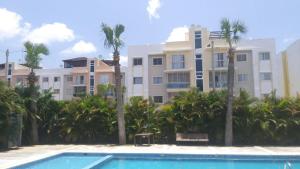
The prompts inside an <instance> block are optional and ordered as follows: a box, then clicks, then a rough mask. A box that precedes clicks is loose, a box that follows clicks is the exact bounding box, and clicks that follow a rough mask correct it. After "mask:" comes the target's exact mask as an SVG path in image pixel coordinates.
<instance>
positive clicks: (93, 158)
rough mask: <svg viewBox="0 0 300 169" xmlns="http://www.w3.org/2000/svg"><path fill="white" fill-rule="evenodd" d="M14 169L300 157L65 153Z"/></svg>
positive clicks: (200, 168) (281, 168) (298, 160)
mask: <svg viewBox="0 0 300 169" xmlns="http://www.w3.org/2000/svg"><path fill="white" fill-rule="evenodd" d="M285 165H286V166H285ZM288 165H289V166H288ZM13 169H300V156H237V155H234V156H229V155H219V156H213V155H161V154H85V153H63V154H60V155H57V156H53V157H50V158H46V159H43V160H40V161H36V162H33V163H29V164H26V165H23V166H19V167H15V168H13Z"/></svg>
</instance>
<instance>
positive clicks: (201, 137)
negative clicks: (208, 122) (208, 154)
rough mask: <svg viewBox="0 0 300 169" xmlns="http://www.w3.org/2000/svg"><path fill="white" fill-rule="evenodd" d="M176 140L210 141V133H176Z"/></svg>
mask: <svg viewBox="0 0 300 169" xmlns="http://www.w3.org/2000/svg"><path fill="white" fill-rule="evenodd" d="M176 142H193V143H196V142H203V143H206V144H207V143H208V142H209V139H208V134H206V133H176Z"/></svg>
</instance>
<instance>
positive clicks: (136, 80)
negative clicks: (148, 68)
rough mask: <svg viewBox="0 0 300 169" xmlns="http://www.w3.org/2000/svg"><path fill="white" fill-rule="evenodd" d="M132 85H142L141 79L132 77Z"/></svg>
mask: <svg viewBox="0 0 300 169" xmlns="http://www.w3.org/2000/svg"><path fill="white" fill-rule="evenodd" d="M133 84H143V77H134V78H133Z"/></svg>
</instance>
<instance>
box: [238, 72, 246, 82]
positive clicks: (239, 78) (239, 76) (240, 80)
mask: <svg viewBox="0 0 300 169" xmlns="http://www.w3.org/2000/svg"><path fill="white" fill-rule="evenodd" d="M247 80H248V75H247V74H238V81H239V82H244V81H247Z"/></svg>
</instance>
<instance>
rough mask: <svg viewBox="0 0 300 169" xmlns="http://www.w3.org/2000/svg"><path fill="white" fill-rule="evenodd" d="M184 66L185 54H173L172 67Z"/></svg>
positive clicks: (180, 67) (179, 67)
mask: <svg viewBox="0 0 300 169" xmlns="http://www.w3.org/2000/svg"><path fill="white" fill-rule="evenodd" d="M183 68H184V55H173V56H172V69H183Z"/></svg>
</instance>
